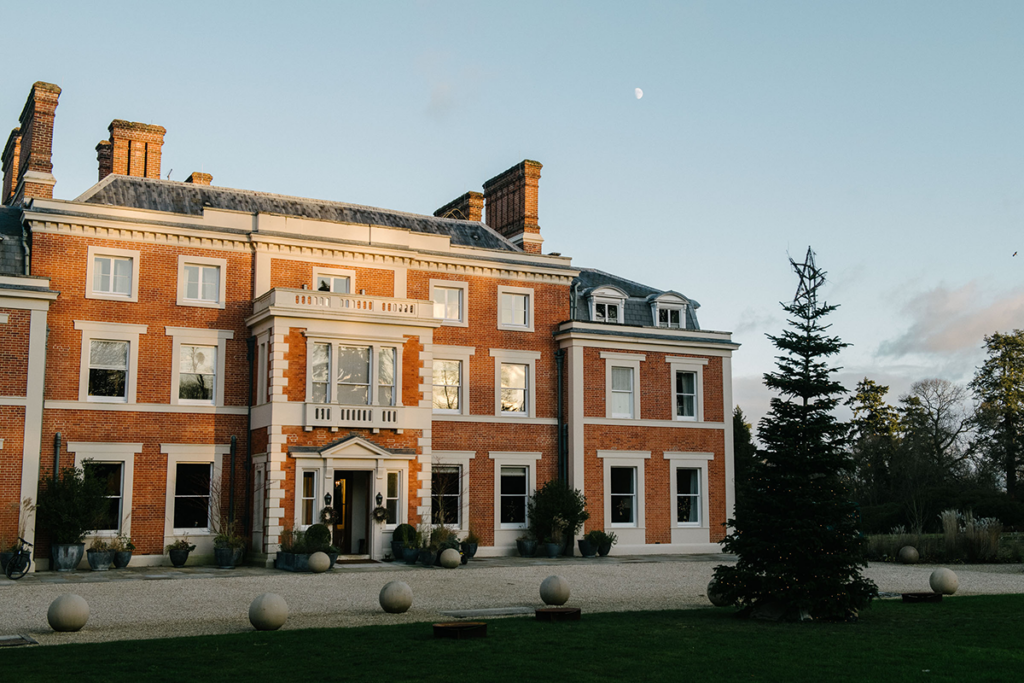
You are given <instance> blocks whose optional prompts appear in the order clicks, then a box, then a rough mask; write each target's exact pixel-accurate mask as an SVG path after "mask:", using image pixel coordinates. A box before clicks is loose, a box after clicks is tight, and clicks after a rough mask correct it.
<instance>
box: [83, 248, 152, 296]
mask: <svg viewBox="0 0 1024 683" xmlns="http://www.w3.org/2000/svg"><path fill="white" fill-rule="evenodd" d="M88 254H89V260H88V262H87V264H86V267H85V298H86V299H106V300H108V301H132V302H138V300H139V271H140V270H142V268H141V263H142V262H141V259H140V256H139V252H138V250H135V249H114V248H108V247H98V246H94V245H92V246H90V247H89V250H88ZM97 256H113V257H115V258H126V259H130V260H131V262H132V289H131V292H130V293H129V294H128V295H127V296H126V295H124V294H114V293H111V292H97V291H95V290H94V289H93V282H94V281H95V280H94V276H95V275H96V257H97Z"/></svg>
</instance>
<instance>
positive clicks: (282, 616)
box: [249, 593, 288, 631]
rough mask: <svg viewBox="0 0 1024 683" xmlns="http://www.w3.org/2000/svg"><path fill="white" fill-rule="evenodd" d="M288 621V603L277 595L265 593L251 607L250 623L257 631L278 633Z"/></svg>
mask: <svg viewBox="0 0 1024 683" xmlns="http://www.w3.org/2000/svg"><path fill="white" fill-rule="evenodd" d="M286 621H288V603H287V602H285V601H284V598H282V597H281V596H280V595H278V594H277V593H264V594H263V595H261V596H259V597H258V598H256V599H255V600H253V601H252V604H251V605H249V623H250V624H252V626H253V628H255V629H256V630H257V631H276V630H277V629H279V628H281V627H282V626H283V625H284V622H286Z"/></svg>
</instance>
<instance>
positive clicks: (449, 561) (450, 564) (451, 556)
mask: <svg viewBox="0 0 1024 683" xmlns="http://www.w3.org/2000/svg"><path fill="white" fill-rule="evenodd" d="M461 563H462V555H460V554H459V551H458V550H456V549H455V548H445V549H444V550H443V551H442V552H441V566H442V567H444V568H445V569H455V568H456V567H458V566H459V565H460V564H461Z"/></svg>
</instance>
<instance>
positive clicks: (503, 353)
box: [490, 349, 541, 419]
mask: <svg viewBox="0 0 1024 683" xmlns="http://www.w3.org/2000/svg"><path fill="white" fill-rule="evenodd" d="M490 355H491V357H492V358H493V359H494V415H495V416H497V417H509V418H519V419H523V418H531V419H532V418H535V417H537V382H536V378H537V361H538V360H539V359H540V357H541V353H540V351H513V350H510V349H491V350H490ZM502 363H509V364H514V365H526V366H527V370H526V411H525V412H523V413H519V412H516V413H507V412H503V411H502V409H501V365H502Z"/></svg>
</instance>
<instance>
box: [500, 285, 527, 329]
mask: <svg viewBox="0 0 1024 683" xmlns="http://www.w3.org/2000/svg"><path fill="white" fill-rule="evenodd" d="M505 294H513V295H518V296H526V306H525V309H526V310H525V315H526V324H525V325H513V324H509V323H503V322H502V321H501V318H502V315H501V314H502V311H503V310H504V309H503V304H504V295H505ZM495 308H496V309H497V311H498V329H499V330H509V331H514V332H533V331H534V324H533V321H534V316H533V310H534V292H533V288H532V287H512V286H508V285H498V302H497V306H496V307H495Z"/></svg>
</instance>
